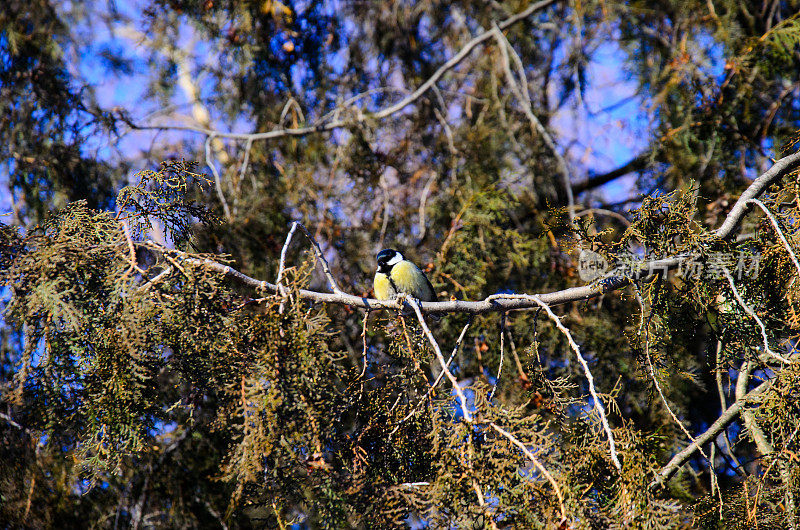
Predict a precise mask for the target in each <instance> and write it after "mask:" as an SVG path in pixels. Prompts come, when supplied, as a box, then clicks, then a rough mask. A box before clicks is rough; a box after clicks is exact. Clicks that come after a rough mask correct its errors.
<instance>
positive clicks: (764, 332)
mask: <svg viewBox="0 0 800 530" xmlns="http://www.w3.org/2000/svg"><path fill="white" fill-rule="evenodd" d="M722 273H723V274H724V275H725V278H726V279H727V280H728V284H729V285H730V286H731V290H732V291H733V296H735V297H736V301H737V302H739V305H741V306H742V309H744V310H745V312H746V313H747V314H748V315H750V316H751V317H753V318H754V319H755V321H756V323H757V324H758V327H759V328H761V339H762V340H763V341H764V352H765V353H766V354H768V355H770V356H772V357H774V358H776V359H778V360H779V361H780V362H782V363H786V364H794V363H795V361H791V360H789V359H787V358H786V357H784V356H783V355H780V354H778V353H775V352H774V351H772V349H770V347H769V341H768V339H767V328H766V326H764V322H763V321H762V320H761V318H759V316H758V315H756V312H755V311H753V309H752V308H751V307H750V306H749V305H747V304H746V303H745V301H744V300H742V297H741V295H740V294H739V290H738V289H736V285H735V284H734V283H733V278H732V277H731V275H730V272H728V269H727V268H726V267H722Z"/></svg>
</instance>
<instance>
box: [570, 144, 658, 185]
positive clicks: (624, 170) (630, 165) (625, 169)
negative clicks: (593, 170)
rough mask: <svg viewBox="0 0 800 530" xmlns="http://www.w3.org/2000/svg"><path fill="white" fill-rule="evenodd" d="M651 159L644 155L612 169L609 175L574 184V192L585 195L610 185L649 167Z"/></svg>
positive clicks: (592, 177) (604, 174) (591, 177)
mask: <svg viewBox="0 0 800 530" xmlns="http://www.w3.org/2000/svg"><path fill="white" fill-rule="evenodd" d="M649 159H650V155H649V153H642V154H640V155H638V156H636V157H634V158H632V159H631V160H629V161H628V162H626V163H625V164H623V165H621V166H620V167H618V168H616V169H612V170H611V171H609V172H608V173H602V174H600V175H592V176H590V177H588V178H587V179H586V180H582V181H580V182H576V183H574V184H573V185H572V191H573V192H574V193H575V194H576V195H577V194H578V193H583V192H584V191H587V190H591V189H594V188H597V187H600V186H602V185H603V184H608V183H609V182H611V181H612V180H616V179H618V178H619V177H623V176H625V175H627V174H629V173H633V172H634V171H641V170H642V169H644V168H646V167H647V162H648V160H649Z"/></svg>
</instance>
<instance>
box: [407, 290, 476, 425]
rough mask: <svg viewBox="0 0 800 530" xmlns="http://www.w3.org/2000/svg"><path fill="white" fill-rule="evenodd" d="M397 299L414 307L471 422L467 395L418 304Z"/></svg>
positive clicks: (466, 417) (463, 412)
mask: <svg viewBox="0 0 800 530" xmlns="http://www.w3.org/2000/svg"><path fill="white" fill-rule="evenodd" d="M398 298H399V299H401V300H405V302H406V303H407V304H408V305H410V306H411V307H412V308H414V312H415V313H416V314H417V319H418V320H419V325H420V326H422V331H423V332H425V336H426V337H428V341H430V343H431V346H433V351H434V352H435V353H436V358H437V359H438V360H439V364H440V365H441V366H442V370H443V371H444V373H445V375H446V376H447V379H448V380H450V383H451V384H452V385H453V390H455V392H456V395H457V396H458V400H459V402H460V403H461V413H462V414H463V415H464V419H465V420H466V421H467V422H469V423H472V415H471V414H470V413H469V408H468V406H467V397H466V396H465V395H464V392H463V391H462V390H461V387H460V386H459V384H458V380H456V378H455V377H453V374H452V373H450V369H449V368H448V367H447V362H445V360H444V356H443V355H442V350H441V349H440V348H439V344H438V343H437V342H436V339H435V338H434V336H433V333H431V330H430V329H429V328H428V325H427V324H426V323H425V317H423V316H422V311H421V310H420V308H419V304H418V303H417V301H416V300H414V299H413V298H411V297H409V296H406V295H404V294H401V295H400V296H398Z"/></svg>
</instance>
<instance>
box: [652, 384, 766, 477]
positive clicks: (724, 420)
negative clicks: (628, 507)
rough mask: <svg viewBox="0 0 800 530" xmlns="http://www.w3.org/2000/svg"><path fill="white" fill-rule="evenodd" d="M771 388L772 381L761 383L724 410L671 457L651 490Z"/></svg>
mask: <svg viewBox="0 0 800 530" xmlns="http://www.w3.org/2000/svg"><path fill="white" fill-rule="evenodd" d="M771 386H772V379H770V380H769V381H765V382H763V383H761V384H760V385H758V386H757V387H755V388H754V389H753V390H751V391H750V392H748V393H747V394H746V395H744V396H743V397H742V398H741V399H737V400H736V401H735V402H734V403H733V404H732V405H731V406H730V407H728V408H727V409H726V410H725V412H723V413H722V414H720V416H719V418H717V421H715V422H714V423H713V424H711V427H709V428H708V429H707V430H706V431H705V432H704V433H703V434H701V435H700V436H698V437H697V438H696V439H695V441H694V442H692V443H691V444H689V446H688V447H686V449H684V450H682V451H680V452H679V453H678V454H676V455H675V456H673V457H672V459H671V460H670V461H669V462H668V463H667V465H665V466H664V467H662V468H661V470H660V471H659V472H658V473H657V474H656V477H655V479H654V480H653V481H652V482H651V483H650V487H651V488H653V487H656V486H658V485H662V484H664V482H665V481H667V480H669V479H670V477H672V475H674V474H675V472H676V471H678V469H679V468H680V467H681V466H682V465H683V464H685V463H686V462H688V461H689V459H690V458H692V455H694V453H696V452H697V451H698V450H699V448H700V447H701V446H702V445H705V444H706V443H708V442H710V441H711V440H713V439H714V438H716V437H717V436H718V435H719V433H721V432H722V431H723V430H724V429H725V428H726V427H727V426H728V425H730V424H731V423H732V422H733V421H734V420H736V418H737V417H738V416H739V412H740V411H741V410H742V407H744V406H745V405H748V404H752V403H753V402H754V401H757V399H756V398H758V396H760V395H761V394H763V393H764V392H766V391H767V390H768V389H769V388H770V387H771Z"/></svg>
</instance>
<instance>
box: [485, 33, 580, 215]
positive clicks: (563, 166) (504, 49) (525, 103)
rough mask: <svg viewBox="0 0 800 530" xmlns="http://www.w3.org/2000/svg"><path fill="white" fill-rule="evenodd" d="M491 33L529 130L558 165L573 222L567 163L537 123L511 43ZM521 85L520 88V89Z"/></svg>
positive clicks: (573, 202) (522, 72) (542, 127)
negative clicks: (514, 66) (514, 65)
mask: <svg viewBox="0 0 800 530" xmlns="http://www.w3.org/2000/svg"><path fill="white" fill-rule="evenodd" d="M492 33H493V34H494V37H495V39H496V40H497V45H498V47H499V48H500V52H501V54H502V56H503V69H504V70H505V73H506V78H507V79H508V84H509V86H510V87H511V91H512V92H514V95H515V96H516V97H517V99H518V100H519V102H520V104H521V106H522V112H523V113H524V114H525V116H526V117H527V118H528V121H529V122H530V124H531V128H532V129H533V130H535V131H536V132H537V133H538V134H539V136H541V137H542V139H543V140H544V143H545V145H547V148H548V149H550V151H551V152H552V153H553V156H554V157H555V158H556V163H557V165H558V171H559V173H561V179H562V181H563V184H564V191H565V192H566V195H567V205H568V207H569V210H568V213H569V218H570V221H573V220H575V197H574V196H573V194H572V179H571V178H570V173H569V166H567V161H566V160H565V159H564V157H563V156H562V155H561V153H560V152H559V151H558V146H556V143H555V141H554V140H553V137H552V136H550V133H548V132H547V129H545V127H544V125H542V122H541V121H539V118H537V117H536V114H534V113H533V110H532V109H531V98H530V94H528V87H527V80H526V79H525V77H524V75H525V69H524V68H523V67H522V61H521V60H520V58H519V56H518V55H517V52H516V51H514V48H513V47H512V46H511V43H510V42H508V39H506V36H505V35H503V32H502V31H501V28H500V27H499V26H497V25H495V26H494V27H493V28H492ZM509 52H510V53H511V54H512V55H513V56H514V58H515V61H516V62H517V67H518V71H519V72H520V74H519V75H520V76H522V78H521V79H520V82H518V81H517V80H516V79H515V78H514V73H513V72H512V71H511V64H510V62H509ZM521 85H522V87H521Z"/></svg>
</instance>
